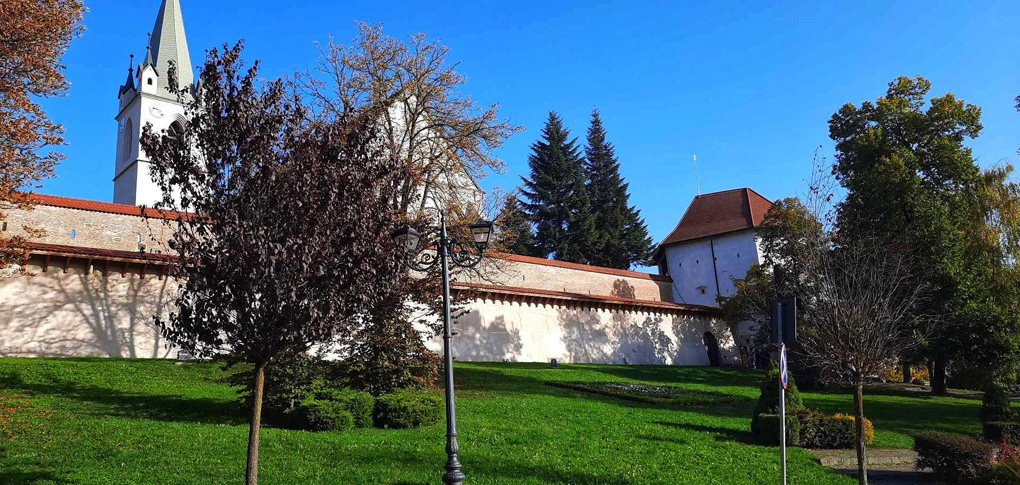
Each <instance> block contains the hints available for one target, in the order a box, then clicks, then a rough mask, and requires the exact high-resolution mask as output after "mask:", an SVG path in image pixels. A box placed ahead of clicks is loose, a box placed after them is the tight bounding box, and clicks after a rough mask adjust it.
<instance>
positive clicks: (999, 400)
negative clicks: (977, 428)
mask: <svg viewBox="0 0 1020 485" xmlns="http://www.w3.org/2000/svg"><path fill="white" fill-rule="evenodd" d="M993 421H999V422H1004V421H1014V413H1013V409H1012V407H1011V406H1010V403H1009V394H1008V393H1007V392H1006V387H1005V386H1003V385H1002V384H992V385H990V386H988V388H987V389H985V395H984V397H983V398H982V399H981V422H982V423H985V422H993ZM989 438H990V437H989Z"/></svg>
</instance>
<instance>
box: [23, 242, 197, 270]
mask: <svg viewBox="0 0 1020 485" xmlns="http://www.w3.org/2000/svg"><path fill="white" fill-rule="evenodd" d="M25 247H26V248H27V249H28V250H29V252H30V253H31V254H41V255H51V256H66V257H74V258H95V259H99V260H103V259H109V260H113V261H139V262H148V263H155V264H160V263H162V264H166V263H169V262H171V261H174V260H175V259H177V257H176V256H172V255H169V254H154V253H143V252H141V251H119V250H116V249H101V248H89V247H82V246H65V245H62V244H46V243H40V242H32V241H29V242H27V243H25Z"/></svg>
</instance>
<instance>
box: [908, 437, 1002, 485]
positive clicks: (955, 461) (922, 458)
mask: <svg viewBox="0 0 1020 485" xmlns="http://www.w3.org/2000/svg"><path fill="white" fill-rule="evenodd" d="M914 451H916V452H917V466H918V468H931V469H932V470H933V471H934V472H935V475H936V477H937V478H938V479H939V480H940V481H942V482H946V483H959V484H966V483H984V478H986V477H987V474H988V473H989V471H990V470H991V460H992V456H993V454H994V452H995V446H993V445H991V444H988V443H985V442H982V441H978V440H977V439H974V438H972V437H970V436H967V435H963V434H957V433H946V432H941V431H922V432H920V433H918V434H917V435H915V436H914Z"/></svg>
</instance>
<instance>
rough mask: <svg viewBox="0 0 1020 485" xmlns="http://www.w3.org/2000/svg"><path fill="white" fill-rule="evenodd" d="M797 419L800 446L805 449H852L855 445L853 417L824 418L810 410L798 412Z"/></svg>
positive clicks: (855, 432) (855, 433) (855, 435)
mask: <svg viewBox="0 0 1020 485" xmlns="http://www.w3.org/2000/svg"><path fill="white" fill-rule="evenodd" d="M797 417H798V418H799V419H800V445H801V446H803V447H805V448H854V447H855V445H856V443H857V430H856V428H855V427H854V419H853V417H841V416H840V415H837V416H826V415H824V414H822V413H820V412H818V411H812V410H807V411H802V412H799V413H797ZM848 418H849V419H848Z"/></svg>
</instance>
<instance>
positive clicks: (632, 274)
mask: <svg viewBox="0 0 1020 485" xmlns="http://www.w3.org/2000/svg"><path fill="white" fill-rule="evenodd" d="M492 256H493V257H495V258H500V259H505V260H507V261H515V262H518V263H529V264H540V265H543V266H553V267H556V268H565V269H576V270H579V271H589V272H592V273H602V274H608V275H613V276H625V277H628V278H640V279H644V280H653V281H662V282H665V283H670V282H672V281H673V279H672V278H670V277H669V276H662V275H657V274H651V273H642V272H639V271H630V270H626V269H616V268H604V267H602V266H590V265H587V264H579V263H568V262H566V261H556V260H554V259H546V258H534V257H531V256H520V255H517V254H509V253H494V254H492Z"/></svg>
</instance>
